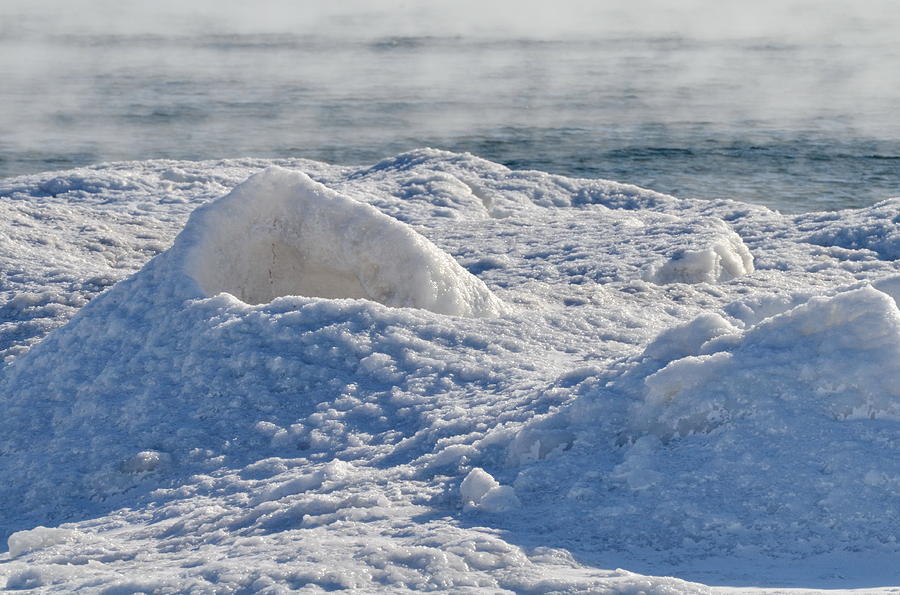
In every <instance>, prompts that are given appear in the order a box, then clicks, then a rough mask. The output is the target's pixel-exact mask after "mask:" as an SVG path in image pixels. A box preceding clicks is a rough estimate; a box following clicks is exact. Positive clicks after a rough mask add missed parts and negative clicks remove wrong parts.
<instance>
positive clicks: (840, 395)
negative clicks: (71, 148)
mask: <svg viewBox="0 0 900 595" xmlns="http://www.w3.org/2000/svg"><path fill="white" fill-rule="evenodd" d="M0 211H2V214H3V218H2V220H0V226H2V227H3V234H2V235H0V245H2V248H3V249H2V250H0V296H2V300H3V301H2V304H0V353H2V354H3V357H4V359H5V362H6V363H5V365H4V367H3V368H0V407H2V412H3V416H2V418H0V477H3V481H2V482H0V502H2V507H0V533H2V537H3V538H4V539H5V540H6V543H7V547H8V551H7V552H6V553H5V554H2V555H0V585H4V584H5V586H6V588H7V589H35V590H37V591H38V592H54V591H65V592H69V591H79V590H80V591H84V592H98V591H100V592H108V593H118V592H121V593H126V592H127V593H132V592H159V593H167V592H192V591H193V592H226V593H228V592H261V593H279V592H288V591H297V590H307V591H316V590H327V589H338V588H349V589H356V590H360V591H363V592H384V591H418V590H437V591H445V592H485V591H489V592H530V593H549V592H610V593H619V592H622V593H634V592H644V593H704V592H709V591H710V587H708V586H707V585H716V586H717V587H716V590H721V591H722V592H755V591H760V590H762V589H764V588H772V589H776V588H777V589H788V588H803V589H826V588H827V589H843V590H848V589H857V590H861V591H867V592H872V593H875V592H890V591H891V590H893V591H897V590H898V589H900V587H897V586H894V587H890V585H900V570H898V569H900V564H897V560H898V559H900V542H898V540H897V530H896V528H897V527H898V526H900V489H898V488H900V457H898V456H897V452H898V450H897V449H898V446H900V389H898V387H900V311H898V306H897V299H898V295H900V261H898V260H897V252H896V250H895V247H896V246H894V244H896V229H897V227H896V224H897V220H896V217H897V212H898V211H900V200H898V199H892V200H888V201H885V202H882V203H879V204H878V205H875V206H873V207H871V208H868V209H861V210H857V211H846V212H839V213H809V214H805V215H797V216H784V215H781V214H779V213H775V212H772V211H769V210H767V209H764V208H762V207H754V206H751V205H744V204H740V203H736V202H730V201H715V202H703V201H696V200H680V199H676V198H674V197H669V196H664V195H660V194H657V193H653V192H649V191H646V190H642V189H640V188H636V187H633V186H627V185H622V184H616V183H614V182H607V181H600V180H575V179H568V178H564V177H560V176H553V175H549V174H545V173H542V172H516V171H510V170H508V169H506V168H504V167H502V166H499V165H497V164H493V163H490V162H487V161H484V160H481V159H478V158H476V157H473V156H471V155H458V154H452V153H445V152H440V151H435V150H429V149H422V150H418V151H414V152H411V153H405V154H402V155H398V156H396V157H394V158H391V159H387V160H385V161H382V162H380V163H378V164H376V165H374V166H371V167H365V168H352V167H338V166H329V165H326V164H322V163H316V162H312V161H305V160H278V161H274V160H250V159H247V160H229V161H215V162H202V163H188V162H173V161H149V162H139V163H120V164H108V165H98V166H95V167H92V168H85V169H80V170H73V171H70V172H56V173H48V174H42V175H36V176H26V177H21V178H14V179H11V180H3V181H0ZM622 569H627V570H622ZM3 581H5V583H3ZM724 586H728V588H726V587H724Z"/></svg>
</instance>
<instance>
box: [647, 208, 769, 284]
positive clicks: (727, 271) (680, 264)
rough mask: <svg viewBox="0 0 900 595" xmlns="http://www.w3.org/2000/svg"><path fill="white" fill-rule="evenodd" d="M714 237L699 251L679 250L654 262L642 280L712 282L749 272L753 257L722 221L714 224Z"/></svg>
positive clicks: (660, 282) (727, 279) (654, 281)
mask: <svg viewBox="0 0 900 595" xmlns="http://www.w3.org/2000/svg"><path fill="white" fill-rule="evenodd" d="M713 227H714V231H716V232H718V237H717V238H716V239H715V241H713V242H712V243H711V244H709V245H708V246H705V247H703V248H699V249H684V250H679V251H677V252H676V253H675V254H673V255H672V256H671V258H670V259H669V260H668V261H665V262H662V263H656V264H654V265H652V266H650V267H649V268H648V269H647V270H646V271H645V272H644V280H645V281H650V282H652V283H657V284H660V285H663V284H666V283H716V282H718V281H729V280H731V279H734V278H735V277H740V276H741V275H746V274H748V273H752V272H753V270H754V269H753V255H752V254H750V250H749V249H748V248H747V246H746V245H745V244H744V241H743V240H742V239H741V236H739V235H737V234H736V233H735V232H734V231H732V230H731V228H729V227H728V224H727V223H725V222H724V221H721V220H717V221H715V223H714V226H713Z"/></svg>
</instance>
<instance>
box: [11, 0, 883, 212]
mask: <svg viewBox="0 0 900 595" xmlns="http://www.w3.org/2000/svg"><path fill="white" fill-rule="evenodd" d="M73 4H78V6H73ZM594 4H602V5H603V6H594ZM668 4H669V3H664V2H658V1H647V0H644V1H636V2H628V3H625V2H621V3H587V2H563V3H554V4H553V5H552V6H550V3H537V2H517V3H511V2H491V3H485V2H482V3H476V2H468V1H461V2H460V1H458V2H431V3H418V2H403V1H400V0H391V1H381V2H361V1H352V2H342V3H340V5H339V6H337V7H333V6H329V5H328V4H326V3H325V2H319V1H312V2H300V3H291V2H286V1H274V0H272V1H268V2H260V3H253V4H252V5H251V4H249V3H238V2H232V1H224V2H215V3H213V2H199V1H197V2H182V3H176V2H163V3H154V4H153V5H152V6H149V5H148V6H135V7H130V8H127V9H123V7H122V6H121V3H113V2H107V1H104V0H93V1H90V2H82V3H63V2H53V1H46V0H45V1H39V0H34V1H31V2H25V1H23V0H5V2H4V3H3V4H2V5H0V177H6V176H13V175H18V174H24V173H32V172H38V171H44V170H50V169H63V168H69V167H75V166H80V165H88V164H92V163H97V162H102V161H111V160H130V159H151V158H177V159H210V158H219V157H242V156H255V157H287V156H290V157H308V158H312V159H321V160H324V161H329V162H333V163H347V164H365V163H372V162H375V161H377V160H379V159H382V158H384V157H387V156H390V155H393V154H396V153H398V152H401V151H405V150H409V149H413V148H416V147H421V146H433V147H438V148H444V149H448V150H452V151H470V152H472V153H475V154H477V155H480V156H483V157H485V158H488V159H491V160H493V161H498V162H501V163H505V164H507V165H509V166H510V167H514V168H531V169H541V170H544V171H550V172H554V173H560V174H565V175H570V176H583V177H603V178H610V179H615V180H618V181H623V182H629V183H633V184H638V185H640V186H644V187H648V188H652V189H654V190H659V191H661V192H666V193H670V194H674V195H676V196H683V197H702V198H735V199H738V200H744V201H749V202H755V203H761V204H766V205H768V206H772V207H775V208H779V209H781V210H784V211H806V210H817V209H835V208H844V207H850V206H863V205H867V204H871V203H873V202H876V201H878V200H881V199H884V198H888V197H890V196H896V195H900V121H898V119H897V117H896V112H897V108H898V106H900V68H898V65H900V40H898V39H897V36H896V31H898V30H900V28H898V27H897V25H900V8H897V7H896V6H895V5H894V3H891V2H886V1H881V0H872V1H869V2H864V3H859V2H857V3H850V2H837V1H834V2H830V3H829V2H825V3H821V2H817V3H811V2H802V1H799V0H794V1H792V2H786V3H785V2H779V3H775V2H771V3H769V2H761V3H755V4H754V5H753V7H746V6H740V5H737V4H736V3H727V2H726V3H721V2H719V3H716V2H712V0H693V1H688V2H683V3H679V4H678V6H669V5H668ZM732 4H734V5H732Z"/></svg>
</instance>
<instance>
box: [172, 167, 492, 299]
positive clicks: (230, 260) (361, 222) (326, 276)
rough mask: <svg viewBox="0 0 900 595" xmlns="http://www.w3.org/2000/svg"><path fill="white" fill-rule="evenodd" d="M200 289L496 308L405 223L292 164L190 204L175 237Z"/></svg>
mask: <svg viewBox="0 0 900 595" xmlns="http://www.w3.org/2000/svg"><path fill="white" fill-rule="evenodd" d="M175 250H176V251H178V250H185V260H186V263H185V271H186V272H187V274H188V275H190V276H191V277H192V278H193V279H195V280H196V281H197V282H198V283H199V284H200V287H202V288H203V290H204V292H205V293H206V294H207V295H215V294H217V293H219V292H222V291H225V292H228V293H231V294H233V295H235V296H237V297H238V298H239V299H241V300H242V301H244V302H247V303H251V304H259V303H264V302H270V301H272V299H274V298H276V297H280V296H285V295H302V296H309V297H323V298H366V299H371V300H374V301H377V302H380V303H382V304H385V305H388V306H406V307H413V308H424V309H427V310H432V311H434V312H437V313H440V314H451V315H455V316H491V315H496V314H498V313H499V312H500V311H501V310H502V307H501V305H500V302H499V300H497V298H495V297H494V296H493V294H491V292H490V290H488V288H487V287H485V285H484V283H482V282H481V281H480V280H478V279H477V278H476V277H474V276H473V275H471V274H470V273H469V272H468V271H466V270H465V269H463V268H462V267H460V266H459V264H457V263H456V261H454V260H453V258H451V257H450V256H449V255H447V254H446V253H444V252H442V251H441V250H440V249H438V248H437V247H436V246H435V245H434V244H432V243H431V242H429V241H428V240H427V239H425V238H424V237H422V236H421V235H419V234H418V233H416V232H415V231H413V230H412V228H410V227H409V226H407V225H405V224H403V223H401V222H399V221H397V220H395V219H392V218H390V217H388V216H386V215H384V214H382V213H380V212H379V211H377V210H376V209H374V208H373V207H371V206H369V205H366V204H362V203H360V202H357V201H355V200H353V199H350V198H346V197H344V196H341V195H339V194H338V193H336V192H334V191H332V190H329V189H328V188H326V187H325V186H323V185H321V184H318V183H316V182H314V181H313V180H311V179H310V178H309V176H307V175H306V174H303V173H300V172H292V171H289V170H286V169H281V168H270V169H267V170H265V171H264V172H262V173H259V174H257V175H255V176H253V177H251V178H250V179H249V180H247V181H246V182H244V183H243V184H241V185H240V186H238V187H237V188H235V189H234V190H233V191H232V192H231V193H230V194H229V195H228V196H226V197H224V198H222V199H220V200H218V201H216V202H215V203H213V204H211V205H209V206H206V207H204V208H201V209H199V210H198V211H197V212H196V213H195V214H194V215H193V216H192V217H191V219H190V221H189V223H188V225H187V227H186V228H185V230H184V232H183V233H182V236H181V239H180V241H179V242H177V243H176V246H175Z"/></svg>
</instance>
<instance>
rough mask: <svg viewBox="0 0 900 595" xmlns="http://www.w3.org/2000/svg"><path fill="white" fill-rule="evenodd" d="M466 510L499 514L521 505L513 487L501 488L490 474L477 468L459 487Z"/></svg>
mask: <svg viewBox="0 0 900 595" xmlns="http://www.w3.org/2000/svg"><path fill="white" fill-rule="evenodd" d="M459 495H460V497H461V498H462V501H463V508H464V509H465V510H475V509H478V510H481V511H484V512H491V513H499V512H506V511H508V510H512V509H514V508H518V507H519V506H520V505H521V503H520V502H519V498H518V497H517V496H516V491H515V489H514V488H513V487H512V486H501V485H500V483H499V482H498V481H497V480H496V479H494V478H493V477H492V476H491V474H490V473H488V472H487V471H485V470H484V469H479V468H478V467H476V468H475V469H472V470H471V471H470V472H469V474H468V475H466V478H465V479H464V480H463V481H462V483H461V484H460V486H459Z"/></svg>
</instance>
